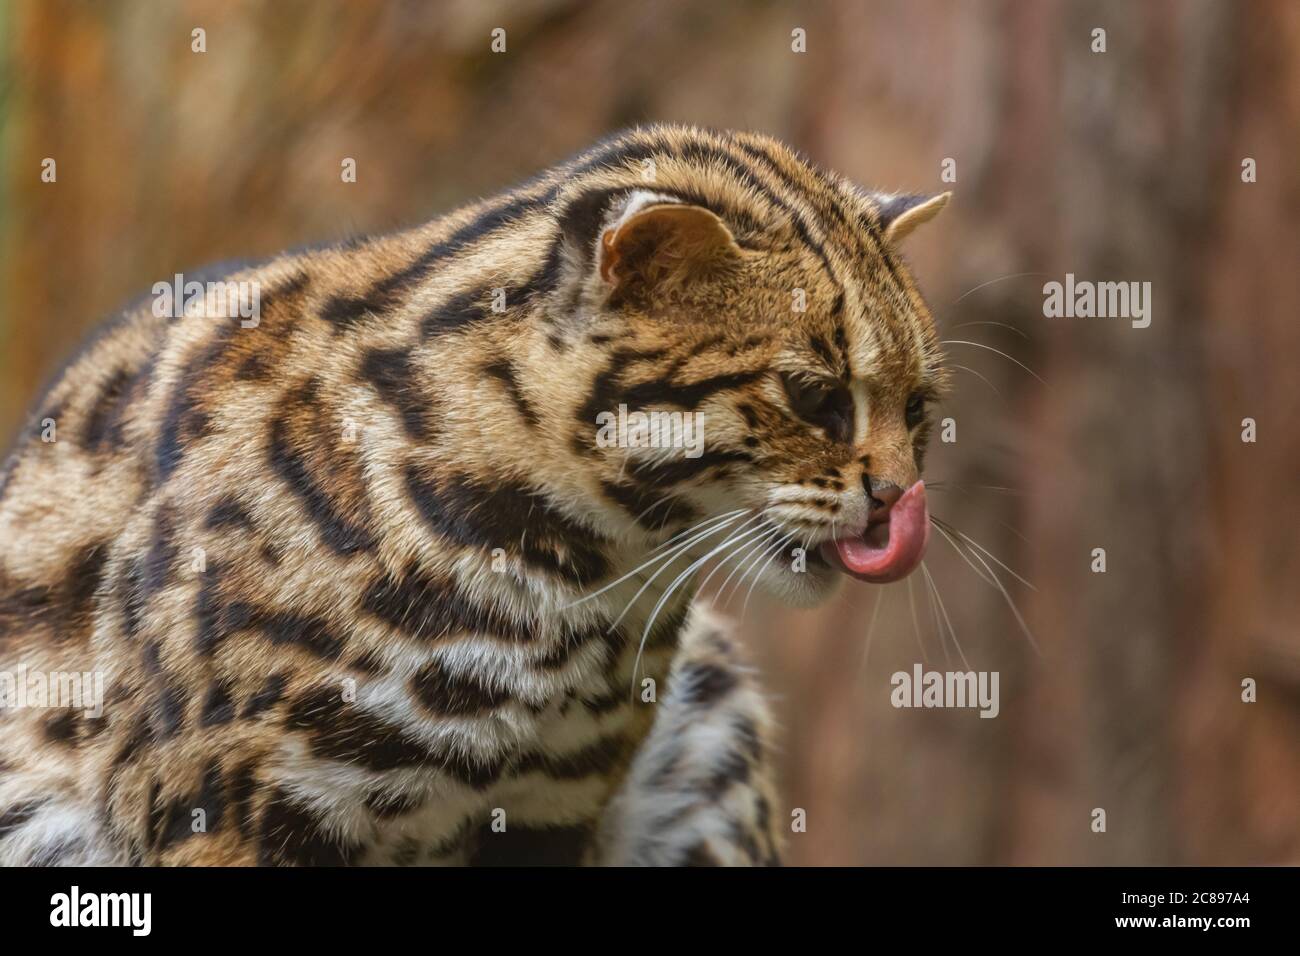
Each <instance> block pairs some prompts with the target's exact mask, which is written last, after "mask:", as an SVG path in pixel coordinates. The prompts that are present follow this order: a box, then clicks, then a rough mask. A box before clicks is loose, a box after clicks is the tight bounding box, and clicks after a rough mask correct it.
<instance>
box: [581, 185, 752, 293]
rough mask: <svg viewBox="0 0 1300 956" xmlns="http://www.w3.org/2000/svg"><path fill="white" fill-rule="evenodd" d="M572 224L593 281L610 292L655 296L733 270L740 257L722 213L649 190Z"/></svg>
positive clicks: (636, 191) (619, 199)
mask: <svg viewBox="0 0 1300 956" xmlns="http://www.w3.org/2000/svg"><path fill="white" fill-rule="evenodd" d="M611 207H612V208H611ZM584 218H585V220H586V221H585V222H583V221H582V219H584ZM596 223H599V225H596ZM569 226H570V229H566V233H568V234H569V236H570V244H571V245H577V246H579V247H582V246H585V249H583V251H584V253H588V254H587V255H584V256H583V259H584V263H583V265H584V266H585V267H586V270H588V281H589V282H591V283H593V284H595V283H597V282H598V283H599V286H600V287H601V288H602V289H603V290H604V291H605V292H606V293H608V294H609V295H611V296H612V295H615V294H618V295H620V296H622V297H629V296H643V297H649V298H653V297H654V296H655V295H656V294H660V293H663V292H666V291H669V290H671V289H673V288H677V287H680V286H682V285H686V284H688V283H692V282H697V281H701V280H707V279H708V278H709V277H711V276H713V275H717V274H719V273H720V272H722V271H725V270H727V269H730V268H732V267H733V266H734V265H735V264H736V263H738V262H739V260H740V256H741V251H740V247H739V246H738V245H737V244H736V239H735V237H734V236H733V235H732V233H731V230H730V229H729V228H728V227H727V224H726V223H725V222H723V221H722V219H720V218H719V217H718V216H717V214H715V213H714V212H712V211H711V210H709V209H706V208H704V207H703V206H698V205H694V204H692V203H688V202H683V201H681V200H680V199H677V198H676V197H674V196H670V195H665V194H661V193H655V192H650V191H646V190H635V191H633V192H631V193H628V194H627V195H626V196H623V197H619V198H618V199H617V200H616V201H614V202H612V203H609V204H607V205H605V206H604V207H603V208H602V209H601V210H600V211H599V213H598V214H596V212H595V210H588V211H587V212H586V214H585V216H582V217H579V218H574V219H572V220H571V221H570V223H569ZM584 226H585V227H586V228H583V227H584ZM593 226H595V228H592V227H593Z"/></svg>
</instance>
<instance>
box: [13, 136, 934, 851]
mask: <svg viewBox="0 0 1300 956" xmlns="http://www.w3.org/2000/svg"><path fill="white" fill-rule="evenodd" d="M947 199H948V196H947V194H944V195H941V196H937V197H933V198H924V197H918V196H902V197H884V196H879V195H873V194H870V193H868V192H865V191H863V190H861V189H859V188H858V187H856V186H854V185H853V184H851V183H849V182H848V181H846V180H844V179H843V178H841V177H839V176H837V175H834V174H831V173H827V172H824V171H822V170H819V169H817V168H815V167H814V166H812V165H811V164H809V163H808V162H807V161H805V160H804V159H802V158H801V157H799V156H798V155H796V154H795V153H794V152H792V151H791V150H789V149H787V148H786V147H784V146H782V145H781V144H780V143H778V142H776V141H774V140H772V139H769V138H767V137H764V136H759V135H753V134H745V133H729V132H724V133H717V132H707V131H702V130H698V129H692V128H684V127H674V126H661V127H653V128H647V129H638V130H633V131H630V132H627V133H624V134H621V135H618V136H615V137H613V138H611V139H609V140H607V141H604V142H601V143H599V144H597V145H596V146H594V147H592V148H591V149H589V150H587V151H586V152H584V153H582V154H580V155H578V156H576V157H574V158H573V159H570V160H569V161H567V162H565V163H562V164H560V165H558V166H556V167H555V168H553V169H551V170H549V171H547V172H544V173H542V174H541V175H539V176H538V177H537V178H535V179H534V180H532V181H531V182H529V183H527V184H525V185H523V186H520V187H518V188H516V189H513V190H510V191H508V192H505V193H502V194H500V195H498V196H495V197H493V198H490V199H487V200H484V201H482V202H479V203H476V204H474V205H471V206H467V207H465V208H463V209H460V210H458V211H456V212H453V213H451V214H449V215H446V216H443V217H441V218H439V219H436V220H434V221H433V222H430V223H428V224H426V225H423V226H419V227H417V228H414V229H411V230H408V231H404V232H400V233H397V234H395V235H390V236H384V237H380V238H366V239H360V240H354V241H351V242H348V243H346V244H342V245H338V246H334V247H329V248H321V249H314V250H309V251H302V252H293V253H286V254H283V255H281V256H278V257H276V258H274V259H272V260H270V261H268V262H265V263H262V264H259V265H256V266H248V267H236V268H234V269H233V270H232V271H229V272H227V273H226V274H225V275H220V274H218V275H216V276H209V277H207V278H216V279H219V280H221V281H222V282H227V281H228V282H230V283H235V284H238V283H245V284H251V287H253V288H256V289H257V290H258V299H259V304H258V309H257V313H258V314H257V316H256V321H248V320H247V319H242V320H241V319H239V318H234V319H230V318H223V317H220V316H224V315H226V314H227V313H226V312H224V311H223V310H221V309H218V308H215V307H213V308H198V309H191V310H189V312H187V314H184V315H182V316H181V317H179V318H175V317H173V316H172V315H171V314H169V312H170V310H167V309H157V308H154V307H151V303H150V302H149V301H148V300H145V301H144V302H142V303H141V304H140V305H138V306H136V307H133V308H130V309H128V310H126V311H125V312H124V313H123V314H121V315H120V316H119V317H117V318H116V319H115V320H114V321H112V322H111V323H110V324H109V325H107V326H106V327H105V328H104V329H103V331H101V332H100V333H99V334H98V335H97V336H96V337H95V338H94V339H93V340H92V341H91V343H90V344H89V345H88V346H87V347H86V348H85V349H84V350H83V351H82V352H81V353H80V355H78V357H77V358H76V359H74V360H73V361H72V363H71V364H70V365H69V366H68V367H67V368H66V369H65V370H64V371H63V372H62V373H61V374H60V376H59V377H58V379H57V381H56V382H55V383H54V385H53V386H52V388H51V389H50V390H49V391H48V393H47V394H46V395H45V396H44V397H43V398H42V399H41V400H40V402H39V404H38V405H37V407H36V410H35V413H34V415H33V418H32V421H31V424H30V426H29V428H28V429H27V430H26V431H25V432H24V434H23V435H22V436H21V437H20V439H19V441H18V444H17V447H16V449H15V451H14V452H13V454H12V456H11V457H10V459H9V461H8V463H7V465H6V468H5V471H4V474H3V479H2V484H0V540H2V541H3V542H4V544H3V551H2V553H0V672H3V673H6V674H9V675H11V679H10V685H11V689H12V686H13V684H14V680H13V679H12V675H15V674H18V673H19V672H20V671H21V672H23V673H25V674H26V675H28V677H27V680H28V681H30V680H31V677H30V675H32V674H38V675H45V678H46V679H48V680H51V681H52V680H54V676H53V675H63V674H93V675H98V676H99V678H100V679H102V682H103V684H102V686H103V700H102V716H93V714H91V713H90V711H91V710H92V708H88V707H79V706H70V705H69V704H68V702H67V701H65V700H61V699H60V700H56V699H54V698H55V697H57V696H58V695H57V694H56V695H53V696H52V697H51V698H50V699H49V700H48V701H47V706H43V707H33V706H28V707H7V708H3V709H0V722H2V723H0V861H3V862H4V863H8V864H30V863H134V864H148V865H154V864H272V865H279V864H308V865H311V864H316V865H319V864H430V863H462V864H491V863H542V862H552V863H605V864H627V863H644V864H770V863H775V862H777V861H779V859H780V853H781V836H780V834H781V832H782V831H783V830H785V829H787V828H788V820H789V812H788V809H787V808H784V807H783V805H782V804H781V803H780V801H779V797H778V795H777V792H776V788H775V785H774V779H773V767H772V764H771V755H772V740H771V736H772V719H771V716H770V714H769V710H768V707H767V704H766V703H765V701H764V698H763V695H762V692H761V690H760V688H759V687H758V684H757V682H756V679H755V676H754V675H753V674H752V672H751V671H750V670H748V669H747V668H746V667H745V666H744V664H743V662H742V660H741V654H740V652H739V650H738V648H737V646H736V644H735V642H734V641H733V639H732V637H731V636H730V634H729V631H728V628H727V626H725V625H723V624H722V623H721V622H720V621H719V620H718V619H715V618H714V617H712V616H711V615H710V614H709V613H707V612H705V611H703V610H702V609H700V608H694V609H693V606H692V602H693V600H694V595H695V594H696V592H697V589H698V588H699V586H700V585H701V584H702V583H704V582H703V581H702V580H701V578H702V577H711V576H712V575H714V574H717V575H718V577H716V578H714V581H715V582H717V581H719V580H726V579H728V578H732V577H734V578H736V579H737V580H738V581H739V582H741V583H743V584H744V585H745V586H746V587H748V586H750V585H751V584H754V583H756V584H757V585H758V587H760V588H761V589H763V590H764V591H767V592H769V593H772V594H775V595H777V596H779V597H781V598H783V599H785V600H787V601H790V602H792V603H795V604H799V605H808V604H812V603H815V602H818V601H822V600H825V599H826V598H827V597H828V596H829V595H830V594H831V593H832V591H833V590H834V588H835V586H836V583H837V582H838V580H839V579H840V577H841V576H842V575H843V574H846V573H847V574H848V575H850V576H853V577H857V578H861V579H864V580H866V581H875V582H880V581H889V580H896V579H898V578H899V577H902V576H903V575H905V574H907V573H908V572H910V571H911V570H912V569H913V568H914V567H915V566H916V565H917V563H918V562H919V561H920V558H921V555H922V553H923V552H924V550H925V547H926V543H927V539H928V534H929V523H930V522H929V520H928V516H927V511H926V501H925V488H924V485H923V484H922V482H921V481H920V475H921V469H922V460H923V455H924V451H925V446H926V439H927V435H928V433H929V427H930V422H929V418H928V408H929V406H930V404H931V402H932V401H933V400H934V399H935V398H936V397H937V396H938V395H939V394H940V393H941V392H942V390H943V389H944V387H945V381H946V377H945V371H944V367H943V356H942V354H941V352H940V348H939V342H938V340H937V337H936V333H935V327H934V322H933V320H932V318H931V316H930V313H929V311H928V310H927V308H926V306H925V304H924V302H923V301H922V299H921V297H920V295H919V294H918V292H917V290H916V287H915V285H914V284H913V281H912V279H911V278H910V276H909V274H908V271H907V270H906V269H905V268H904V266H903V264H902V263H901V261H900V259H899V256H898V253H897V248H896V247H897V244H898V243H899V241H900V240H901V239H902V238H903V237H904V236H906V235H907V234H908V233H909V232H910V231H911V230H912V229H914V228H915V227H916V226H917V225H918V224H920V223H922V222H925V221H926V220H928V219H930V218H932V217H933V216H934V215H935V214H936V213H937V212H938V211H939V210H940V209H941V208H942V207H943V205H944V204H945V203H946V201H947ZM240 287H241V286H238V285H235V286H232V288H240ZM242 287H243V288H248V287H249V286H248V285H245V286H242ZM207 295H208V296H209V297H210V296H212V295H214V293H213V292H211V291H210V290H209V291H208V293H207ZM203 304H204V305H205V306H212V305H213V303H212V302H211V301H209V300H208V299H204V300H203ZM154 305H156V303H154ZM620 409H623V410H624V413H625V414H626V412H627V411H628V410H631V411H632V412H637V413H650V412H655V411H661V412H674V413H681V414H683V415H692V416H697V417H696V418H694V419H693V421H698V423H699V426H700V437H701V440H700V443H699V445H698V447H696V448H695V453H694V454H689V455H688V454H683V453H682V450H681V449H674V448H672V447H667V448H665V447H650V446H647V445H646V443H638V442H628V441H615V442H609V441H598V440H597V433H598V430H599V428H600V427H601V426H600V425H599V424H598V422H600V421H602V420H604V421H606V422H608V418H605V419H602V418H601V416H608V415H610V414H618V413H619V410H620ZM706 569H707V570H706ZM51 686H53V685H51ZM4 689H5V688H4V686H3V685H0V693H2V692H3V691H4ZM56 704H57V705H58V706H53V705H56Z"/></svg>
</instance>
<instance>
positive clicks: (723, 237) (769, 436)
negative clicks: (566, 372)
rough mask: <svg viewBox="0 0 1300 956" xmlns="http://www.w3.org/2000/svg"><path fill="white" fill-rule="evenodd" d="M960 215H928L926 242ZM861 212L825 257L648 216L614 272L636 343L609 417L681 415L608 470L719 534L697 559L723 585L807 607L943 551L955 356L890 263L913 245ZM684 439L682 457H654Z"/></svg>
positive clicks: (605, 261) (674, 451) (623, 241)
mask: <svg viewBox="0 0 1300 956" xmlns="http://www.w3.org/2000/svg"><path fill="white" fill-rule="evenodd" d="M844 200H845V204H846V208H848V209H850V210H852V209H853V207H852V203H853V202H854V201H855V200H854V197H853V196H852V195H851V194H850V195H845V197H844ZM945 200H946V197H942V198H941V199H940V200H937V201H935V203H934V205H932V206H930V207H928V208H927V207H926V206H925V204H924V203H921V202H916V203H913V204H912V205H911V206H910V207H909V208H910V209H912V210H914V211H915V210H918V209H919V210H921V212H920V213H919V214H918V216H917V217H916V218H914V219H913V220H912V221H911V225H915V224H916V222H917V221H923V219H924V218H929V217H930V216H932V215H933V214H934V212H936V211H937V207H938V206H942V204H943V201H945ZM857 201H859V202H861V204H862V205H861V209H860V215H853V216H851V217H849V216H845V217H843V218H844V220H845V227H846V228H845V229H844V230H843V231H841V233H839V234H838V235H837V236H836V237H835V241H834V243H832V242H829V241H828V242H825V243H822V244H820V245H821V250H820V251H817V250H815V249H814V247H813V246H811V245H809V244H808V243H801V242H790V241H785V239H784V238H783V237H780V236H775V237H771V239H770V241H767V242H765V243H761V244H759V243H747V244H745V245H741V244H739V243H737V242H736V240H735V237H734V236H733V235H732V234H731V233H730V231H729V230H728V228H727V227H726V226H725V225H724V224H723V223H722V222H721V221H720V220H719V219H718V218H717V217H716V216H714V215H712V214H711V213H709V212H708V211H707V210H703V209H700V208H698V207H690V206H682V205H669V204H664V203H656V202H655V201H654V200H653V199H647V200H645V201H644V203H643V205H642V206H641V207H640V208H639V209H637V208H634V209H633V210H632V211H631V212H630V213H628V214H625V216H624V217H623V220H622V222H621V223H617V224H614V225H612V226H611V227H610V228H609V229H608V230H607V231H606V233H605V236H604V239H603V244H602V248H601V250H600V255H599V258H600V262H601V272H602V282H603V283H604V286H605V288H606V289H607V290H610V294H609V296H608V298H607V299H606V300H605V302H604V308H605V310H606V314H607V315H610V316H616V317H618V318H619V319H620V320H621V323H622V325H621V327H622V328H623V329H624V335H623V337H622V339H621V344H622V348H621V353H622V355H623V356H624V360H623V362H622V364H621V365H620V366H619V368H618V369H617V371H616V373H615V374H614V375H612V376H610V377H609V378H608V379H607V381H606V385H607V386H609V387H608V389H607V393H606V394H607V396H608V398H609V399H610V402H609V404H610V407H611V409H613V408H614V407H615V406H614V405H613V400H614V399H615V398H617V401H618V403H619V404H620V405H621V406H622V407H624V408H625V409H626V411H627V412H636V411H649V410H651V409H654V410H658V411H661V412H670V413H676V418H672V417H667V418H663V419H660V424H659V426H658V427H657V433H656V432H654V431H650V432H649V435H650V439H651V441H650V444H649V445H646V444H644V440H645V436H646V435H647V431H646V429H650V428H653V427H654V426H651V424H650V423H649V422H647V421H645V420H641V421H639V422H635V424H639V425H641V426H642V428H643V431H642V432H641V436H642V441H643V445H642V447H624V448H621V449H620V450H619V451H618V452H616V453H612V454H610V455H609V458H608V461H609V463H610V464H613V463H617V464H618V467H619V472H620V479H619V480H620V481H626V482H631V483H634V484H635V485H636V486H637V488H638V497H637V499H636V500H637V501H638V502H644V503H645V504H646V505H647V506H653V502H654V500H655V499H661V498H667V499H668V503H667V504H663V505H661V506H659V509H660V512H659V513H660V514H662V515H664V516H665V517H666V516H667V515H669V514H670V513H673V512H674V511H675V514H674V518H675V519H678V520H679V523H678V525H677V526H678V527H680V526H683V525H684V526H686V527H688V528H690V527H694V528H698V529H699V530H698V531H695V532H694V534H697V535H699V534H702V535H705V536H704V537H702V538H700V539H699V540H698V541H697V543H696V545H695V548H694V550H695V551H697V552H699V553H701V554H703V553H706V552H708V551H716V553H715V554H714V558H713V560H714V561H718V560H721V561H723V562H724V564H723V565H722V567H721V568H720V569H719V571H718V572H717V575H716V576H715V577H714V578H713V580H714V581H715V582H721V581H723V580H726V579H727V578H728V577H729V576H730V577H732V578H733V583H735V582H736V581H739V582H743V587H744V589H745V590H749V589H750V586H751V584H756V585H757V586H758V587H759V588H761V589H764V590H767V591H768V592H770V593H774V594H775V595H777V596H779V597H781V598H783V599H785V600H787V601H790V602H791V603H796V604H801V605H806V604H810V603H816V602H817V601H820V600H822V599H824V598H825V597H827V596H828V595H829V594H830V593H831V592H832V591H833V590H834V588H835V586H836V584H837V583H838V581H839V580H840V579H841V578H842V577H843V576H844V574H845V573H847V574H850V575H852V576H854V577H858V578H860V579H863V580H867V581H875V582H885V581H892V580H897V579H899V578H901V577H903V576H905V575H906V574H908V573H910V572H911V571H912V570H914V569H915V568H916V566H917V565H918V564H919V562H920V560H921V557H922V555H923V553H924V550H925V547H926V543H927V540H928V535H929V519H928V515H927V513H926V504H925V492H924V485H923V484H921V482H920V479H921V471H922V464H923V461H924V452H925V446H926V441H927V438H928V435H929V431H930V415H931V411H932V408H933V404H934V401H935V400H936V399H937V398H938V396H939V395H940V394H941V392H942V391H943V389H944V386H945V382H946V379H945V375H944V371H943V368H942V364H941V363H942V356H941V354H940V351H939V346H938V342H937V337H936V334H935V330H934V323H933V321H932V318H931V316H930V313H929V311H928V310H927V309H926V307H925V305H924V303H923V302H922V300H921V298H920V296H919V295H918V294H917V292H916V290H915V287H914V286H913V284H912V282H911V280H910V278H909V277H908V276H907V274H906V273H905V271H904V270H903V268H902V266H901V265H900V264H899V262H898V261H897V259H896V257H895V256H894V255H893V253H892V250H891V249H890V242H891V241H896V239H897V238H899V236H900V233H901V232H903V231H905V230H895V232H894V236H893V239H892V240H891V238H890V236H889V223H888V222H885V223H884V224H883V225H882V221H881V216H880V206H879V205H876V204H873V203H872V202H871V200H869V199H866V198H865V197H864V198H862V199H860V200H857ZM906 213H907V210H906V209H904V211H903V212H902V213H900V214H896V217H895V219H894V222H895V223H897V222H900V221H902V222H903V223H904V226H908V223H907V222H906V220H905V219H903V220H900V219H899V218H898V216H904V217H905V216H906ZM629 223H630V224H631V225H630V226H629ZM849 223H852V224H853V228H849ZM869 223H874V226H872V227H871V228H869V226H868V224H869ZM823 252H824V253H825V255H824V256H823V254H822V253H823ZM629 333H630V334H629ZM606 421H609V422H611V423H613V421H612V419H606ZM669 426H672V427H673V428H675V429H677V431H672V432H671V433H670V430H669ZM630 434H632V435H633V436H635V434H636V433H635V432H632V433H630ZM669 434H671V435H672V436H674V437H678V438H680V439H681V440H678V441H676V442H668V441H659V442H658V447H655V441H654V440H655V439H656V438H660V439H662V438H664V437H665V436H666V435H669ZM635 443H636V438H635V437H633V438H632V439H631V441H630V442H624V444H625V445H627V444H632V445H635ZM732 512H736V514H735V515H734V516H732V517H730V518H726V517H724V516H727V515H729V514H731V513H732ZM650 515H651V517H652V518H653V517H654V515H655V512H654V511H651V512H650ZM687 519H689V520H687ZM706 519H712V520H711V521H710V520H706ZM710 528H714V529H715V530H713V531H712V533H708V532H709V529H710ZM687 533H688V534H691V532H687ZM705 567H710V565H708V564H706V565H705ZM733 571H734V572H735V573H734V575H733Z"/></svg>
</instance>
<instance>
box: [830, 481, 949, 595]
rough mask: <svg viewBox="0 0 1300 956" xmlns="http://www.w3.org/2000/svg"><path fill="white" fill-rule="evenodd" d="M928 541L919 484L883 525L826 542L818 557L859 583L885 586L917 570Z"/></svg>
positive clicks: (921, 484) (927, 518) (927, 517)
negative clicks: (859, 533) (820, 556)
mask: <svg viewBox="0 0 1300 956" xmlns="http://www.w3.org/2000/svg"><path fill="white" fill-rule="evenodd" d="M929 541H930V515H929V512H928V511H927V510H926V506H925V482H923V481H918V482H917V483H916V484H914V485H912V487H910V488H908V489H907V491H905V492H903V496H902V497H901V498H899V499H898V501H896V502H895V503H894V506H893V507H892V508H890V509H889V516H888V518H887V519H886V520H885V521H881V522H877V523H876V524H873V525H871V526H870V527H868V528H867V530H866V531H864V532H863V533H862V534H861V535H856V536H854V537H850V538H838V539H836V540H835V541H827V542H826V543H824V544H823V545H822V546H821V555H822V557H823V558H824V559H825V560H826V562H827V563H828V564H830V565H831V567H835V568H839V569H840V570H841V571H843V572H844V573H845V574H847V575H849V576H850V577H854V578H857V579H858V580H859V581H869V582H871V583H872V584H888V583H889V582H890V581H897V580H899V579H901V578H904V577H906V576H907V575H909V574H911V573H912V571H914V570H916V566H917V565H918V564H920V563H921V558H923V557H924V556H925V546H926V545H927V544H928V543H929Z"/></svg>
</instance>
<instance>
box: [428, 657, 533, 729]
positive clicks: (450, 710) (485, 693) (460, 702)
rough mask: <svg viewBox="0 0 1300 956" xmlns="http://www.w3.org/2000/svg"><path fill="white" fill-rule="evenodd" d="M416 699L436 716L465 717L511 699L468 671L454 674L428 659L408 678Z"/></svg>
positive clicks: (480, 712)
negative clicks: (467, 672) (427, 661)
mask: <svg viewBox="0 0 1300 956" xmlns="http://www.w3.org/2000/svg"><path fill="white" fill-rule="evenodd" d="M411 690H412V691H413V692H414V693H415V696H416V699H418V700H419V701H420V703H421V704H423V705H424V707H425V708H427V709H428V710H429V712H430V713H432V714H436V715H447V716H452V717H469V716H474V715H476V714H482V713H484V712H485V711H490V710H495V709H496V708H498V707H500V706H501V705H502V704H504V703H506V702H507V701H508V700H510V699H511V697H510V695H509V694H508V693H507V692H506V691H504V690H502V689H500V688H497V687H493V686H492V685H491V684H490V683H488V682H487V681H485V680H482V679H480V678H478V677H476V676H472V675H469V674H456V673H453V672H452V671H449V670H448V669H447V668H445V667H443V666H442V665H441V664H440V663H439V662H438V661H430V662H429V663H428V664H426V665H425V666H424V667H423V668H421V669H420V671H419V672H418V673H417V674H416V675H415V676H414V677H412V678H411Z"/></svg>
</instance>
